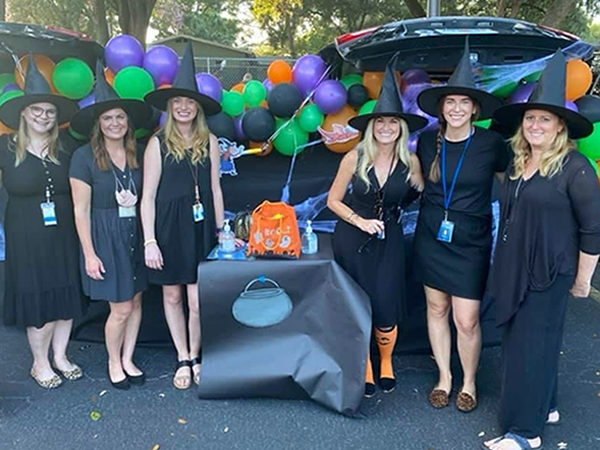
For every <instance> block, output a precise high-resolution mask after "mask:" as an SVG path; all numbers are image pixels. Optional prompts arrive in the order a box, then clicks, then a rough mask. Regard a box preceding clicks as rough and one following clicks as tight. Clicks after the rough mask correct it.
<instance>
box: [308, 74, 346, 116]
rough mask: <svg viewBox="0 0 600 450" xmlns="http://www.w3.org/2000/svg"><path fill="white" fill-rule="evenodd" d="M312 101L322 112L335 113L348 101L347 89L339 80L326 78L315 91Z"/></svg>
mask: <svg viewBox="0 0 600 450" xmlns="http://www.w3.org/2000/svg"><path fill="white" fill-rule="evenodd" d="M313 101H314V102H315V104H316V105H317V106H318V107H319V109H320V110H321V111H322V112H323V113H324V114H335V113H336V112H338V111H340V110H341V109H342V108H343V107H344V105H345V104H346V102H347V101H348V91H346V88H345V87H344V85H343V84H342V83H340V82H339V81H337V80H326V81H323V82H322V83H321V84H320V85H319V87H318V88H317V90H316V91H315V95H314V97H313Z"/></svg>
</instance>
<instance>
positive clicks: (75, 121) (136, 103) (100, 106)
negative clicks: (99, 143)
mask: <svg viewBox="0 0 600 450" xmlns="http://www.w3.org/2000/svg"><path fill="white" fill-rule="evenodd" d="M93 95H94V99H95V103H94V104H92V105H89V106H86V107H85V108H83V109H81V110H80V111H78V112H77V114H75V115H74V116H73V118H72V119H71V128H73V130H75V131H76V132H77V133H79V134H81V135H83V136H89V134H90V133H91V132H92V128H93V127H94V123H95V122H96V120H98V117H100V116H101V115H102V114H103V113H105V112H106V111H110V110H111V109H115V108H121V109H122V110H124V111H125V112H126V113H127V116H128V117H129V120H130V121H131V123H132V125H133V127H134V128H142V127H144V125H146V124H147V123H148V121H149V120H150V118H151V117H152V108H151V107H150V105H148V104H147V103H144V102H142V101H140V100H132V99H124V98H120V97H119V96H118V95H117V93H116V92H115V90H114V89H113V88H112V86H111V85H109V84H108V83H107V82H106V78H105V77H104V66H103V65H102V63H101V62H100V61H97V62H96V86H95V87H94V94H93Z"/></svg>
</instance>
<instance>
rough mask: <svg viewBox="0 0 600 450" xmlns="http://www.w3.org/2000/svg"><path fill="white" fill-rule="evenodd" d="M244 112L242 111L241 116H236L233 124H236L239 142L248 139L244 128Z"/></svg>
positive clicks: (236, 134) (236, 135)
mask: <svg viewBox="0 0 600 450" xmlns="http://www.w3.org/2000/svg"><path fill="white" fill-rule="evenodd" d="M244 114H245V113H242V114H240V115H239V116H237V117H234V119H233V124H234V125H235V137H236V138H237V140H238V142H242V141H247V140H248V138H247V137H246V134H245V133H244V129H243V128H242V120H244Z"/></svg>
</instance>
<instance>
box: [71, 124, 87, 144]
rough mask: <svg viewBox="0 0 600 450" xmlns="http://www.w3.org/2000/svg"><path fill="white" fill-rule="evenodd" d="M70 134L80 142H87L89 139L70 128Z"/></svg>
mask: <svg viewBox="0 0 600 450" xmlns="http://www.w3.org/2000/svg"><path fill="white" fill-rule="evenodd" d="M69 134H70V135H71V136H73V137H74V138H75V139H77V140H78V141H85V140H87V139H88V137H87V136H84V135H83V134H79V133H78V132H77V131H75V130H74V129H73V128H71V127H69Z"/></svg>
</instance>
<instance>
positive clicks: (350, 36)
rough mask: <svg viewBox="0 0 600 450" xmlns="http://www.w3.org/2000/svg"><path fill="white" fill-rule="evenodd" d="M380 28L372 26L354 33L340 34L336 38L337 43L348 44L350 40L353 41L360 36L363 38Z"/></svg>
mask: <svg viewBox="0 0 600 450" xmlns="http://www.w3.org/2000/svg"><path fill="white" fill-rule="evenodd" d="M378 28H379V27H372V28H367V29H365V30H360V31H354V32H352V33H346V34H342V35H341V36H338V37H337V38H335V43H336V44H337V45H338V46H339V45H343V44H347V43H348V42H351V41H353V40H355V39H358V38H361V37H363V36H367V35H369V34H371V33H373V32H374V31H375V30H376V29H378Z"/></svg>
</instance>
